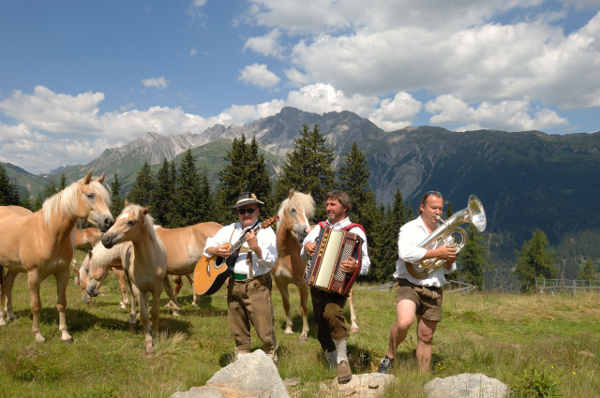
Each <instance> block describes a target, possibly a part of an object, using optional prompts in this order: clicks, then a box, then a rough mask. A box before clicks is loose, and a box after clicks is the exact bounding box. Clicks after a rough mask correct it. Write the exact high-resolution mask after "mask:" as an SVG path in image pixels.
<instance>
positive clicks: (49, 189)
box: [42, 180, 58, 200]
mask: <svg viewBox="0 0 600 398" xmlns="http://www.w3.org/2000/svg"><path fill="white" fill-rule="evenodd" d="M57 192H58V187H57V186H56V183H55V182H54V180H50V182H49V183H48V185H46V188H44V194H43V196H42V197H43V200H46V199H48V198H49V197H51V196H52V195H54V194H55V193H57Z"/></svg>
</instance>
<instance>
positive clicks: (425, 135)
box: [8, 107, 600, 259]
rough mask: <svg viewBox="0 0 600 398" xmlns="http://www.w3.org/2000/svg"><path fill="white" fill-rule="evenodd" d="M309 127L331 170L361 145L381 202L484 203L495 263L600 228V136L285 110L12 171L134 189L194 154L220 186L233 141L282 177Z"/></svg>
mask: <svg viewBox="0 0 600 398" xmlns="http://www.w3.org/2000/svg"><path fill="white" fill-rule="evenodd" d="M303 125H307V126H309V128H312V127H313V126H314V125H317V126H318V127H319V131H320V132H321V134H323V135H324V136H325V138H326V140H327V144H328V145H329V147H330V148H331V149H332V150H333V151H334V153H335V156H336V160H335V163H334V167H336V166H337V164H339V162H340V160H341V159H342V157H343V155H344V154H345V153H347V152H348V151H349V150H350V148H351V146H352V144H353V143H357V145H358V148H359V149H360V150H361V151H362V152H363V154H364V155H365V157H366V160H367V164H368V168H369V171H370V188H371V189H372V190H373V192H374V193H375V196H376V198H377V199H378V200H379V201H380V202H384V203H388V204H389V203H390V202H391V201H392V199H393V196H394V193H395V191H396V189H400V191H401V192H402V194H403V197H404V199H405V200H407V201H408V202H409V203H410V204H411V205H412V206H413V208H415V209H416V207H417V205H418V202H419V199H420V196H421V195H422V193H423V192H424V191H427V190H439V191H441V192H443V193H444V196H445V199H446V200H447V202H449V203H450V204H451V205H452V207H453V209H454V210H459V209H461V208H463V207H465V206H466V201H467V197H468V196H469V194H472V193H473V194H476V195H477V196H478V197H479V198H480V199H481V201H482V202H483V203H484V206H485V209H486V212H487V217H488V231H489V232H491V234H488V237H489V240H490V247H491V250H492V251H493V252H494V255H495V256H496V257H498V258H507V259H514V250H515V249H518V248H520V246H521V244H522V242H523V241H524V240H526V239H529V238H530V237H531V233H532V231H534V230H535V229H536V228H539V229H542V230H543V231H544V232H546V234H547V235H548V237H549V239H550V241H551V243H552V244H553V245H554V246H556V247H559V246H560V245H561V244H564V242H565V239H576V238H577V236H579V235H580V234H581V233H584V232H588V231H590V232H594V231H600V204H599V201H598V198H599V197H600V183H599V182H598V179H597V177H596V174H597V173H598V171H599V170H600V132H596V133H579V134H564V135H549V134H545V133H543V132H540V131H524V132H506V131H497V130H477V131H468V132H455V131H450V130H447V129H444V128H440V127H431V126H421V127H408V128H404V129H401V130H396V131H391V132H386V131H384V130H382V129H380V128H379V127H377V126H376V125H375V124H373V123H372V122H370V121H369V120H367V119H364V118H362V117H360V116H358V115H357V114H355V113H352V112H348V111H343V112H329V113H325V114H322V115H320V114H315V113H309V112H303V111H301V110H298V109H295V108H291V107H286V108H283V109H282V110H281V111H280V112H279V113H278V114H276V115H273V116H270V117H266V118H263V119H259V120H256V121H254V122H251V123H248V124H246V125H243V126H229V127H226V126H223V125H216V126H213V127H211V128H208V129H206V130H205V131H203V132H200V133H196V134H194V133H185V134H179V135H178V134H173V135H169V136H164V135H160V134H157V133H151V132H149V133H147V134H145V135H144V136H143V137H141V138H138V139H135V140H133V141H131V142H130V143H129V144H127V145H125V146H122V147H118V148H107V149H106V150H105V151H104V152H103V153H102V154H101V155H100V156H99V157H98V158H96V159H94V160H93V161H91V162H90V163H88V164H86V165H73V166H68V167H65V168H61V169H58V170H54V171H53V172H52V173H51V174H50V175H48V176H45V177H41V176H35V175H33V174H31V173H27V172H26V171H25V170H22V169H19V168H16V167H14V166H12V167H11V168H9V169H8V172H9V176H11V178H13V179H15V180H16V181H17V183H18V184H20V185H23V186H27V188H28V189H29V191H30V192H32V193H35V192H38V191H39V190H40V189H42V188H40V187H43V184H44V183H45V182H46V181H48V180H49V179H54V181H58V179H59V176H60V175H61V174H65V176H66V177H67V181H72V180H74V179H75V178H78V177H80V176H82V175H83V174H85V173H86V172H87V171H88V170H89V169H90V168H94V170H95V173H100V172H105V173H106V174H107V175H108V176H109V177H111V176H112V175H113V174H118V175H119V179H120V180H121V181H122V182H123V186H124V188H125V190H128V189H129V188H130V187H131V186H132V184H133V182H134V181H135V176H136V174H137V172H138V171H139V169H140V167H141V166H142V164H143V163H144V161H148V162H149V163H150V164H151V165H153V167H155V168H158V167H160V163H161V162H162V161H163V159H167V160H169V161H171V160H173V159H175V160H176V161H178V160H179V158H180V157H181V156H182V154H183V152H185V151H186V150H187V149H188V148H192V153H193V155H194V157H195V159H196V165H197V166H198V167H199V168H200V169H201V170H204V171H205V172H206V173H207V175H208V177H209V181H211V182H212V183H213V185H216V183H217V182H218V171H219V170H221V169H222V167H223V166H224V165H225V160H224V155H225V153H226V152H227V151H228V150H229V149H230V148H231V140H232V139H233V138H236V137H240V136H241V135H242V134H244V136H245V137H246V138H247V139H251V138H252V137H255V138H256V140H257V142H258V143H259V146H260V148H261V150H263V151H264V153H265V159H266V161H267V164H268V167H269V170H270V171H271V173H272V174H276V173H277V172H278V171H279V169H280V166H281V165H282V163H283V162H284V161H285V155H286V153H288V152H289V151H290V150H291V149H292V148H293V147H294V140H295V139H296V138H298V137H299V135H300V131H301V129H302V126H303ZM36 184H38V185H36ZM588 246H592V247H591V248H587V249H585V250H584V251H587V252H588V253H584V255H588V256H593V257H595V258H600V249H596V248H595V247H594V245H588ZM595 246H598V245H595ZM596 251H598V252H596ZM559 254H560V253H559Z"/></svg>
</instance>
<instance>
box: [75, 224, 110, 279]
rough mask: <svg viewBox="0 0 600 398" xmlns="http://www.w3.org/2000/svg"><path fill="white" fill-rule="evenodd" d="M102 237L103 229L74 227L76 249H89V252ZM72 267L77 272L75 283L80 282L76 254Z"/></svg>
mask: <svg viewBox="0 0 600 398" xmlns="http://www.w3.org/2000/svg"><path fill="white" fill-rule="evenodd" d="M100 238H102V231H100V230H99V229H98V228H95V227H91V228H73V247H74V248H75V249H79V250H87V251H88V252H89V251H90V250H91V249H92V247H94V245H95V244H96V243H98V242H99V241H100ZM86 256H87V255H86ZM86 258H87V257H86ZM84 260H85V258H84ZM71 268H72V269H73V273H74V274H75V283H76V284H79V270H78V268H77V259H76V258H75V256H73V260H72V261H71Z"/></svg>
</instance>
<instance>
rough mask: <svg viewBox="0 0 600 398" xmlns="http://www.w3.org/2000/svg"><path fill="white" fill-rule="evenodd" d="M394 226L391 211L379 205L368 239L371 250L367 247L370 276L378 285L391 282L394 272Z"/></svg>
mask: <svg viewBox="0 0 600 398" xmlns="http://www.w3.org/2000/svg"><path fill="white" fill-rule="evenodd" d="M395 224H396V217H395V215H394V213H393V210H387V209H386V208H385V206H384V205H383V204H382V205H380V206H379V208H378V211H377V218H376V219H375V226H374V228H373V232H372V233H371V234H369V237H368V238H369V239H370V240H372V241H373V248H372V249H371V247H369V258H370V259H371V268H372V270H371V271H370V274H371V277H372V279H374V280H375V281H377V282H380V283H381V282H386V281H390V280H392V279H393V275H394V271H395V270H396V261H397V259H398V242H397V239H398V238H397V237H398V228H396V227H395Z"/></svg>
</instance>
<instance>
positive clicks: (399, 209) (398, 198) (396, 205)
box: [392, 189, 408, 234]
mask: <svg viewBox="0 0 600 398" xmlns="http://www.w3.org/2000/svg"><path fill="white" fill-rule="evenodd" d="M406 213H407V212H406V205H405V204H404V199H403V198H402V192H400V190H399V189H396V193H395V194H394V202H393V204H392V218H393V227H392V228H393V231H394V232H395V233H396V234H397V233H398V231H399V230H400V227H401V226H403V225H404V224H406V223H407V222H408V218H407V214H406Z"/></svg>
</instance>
